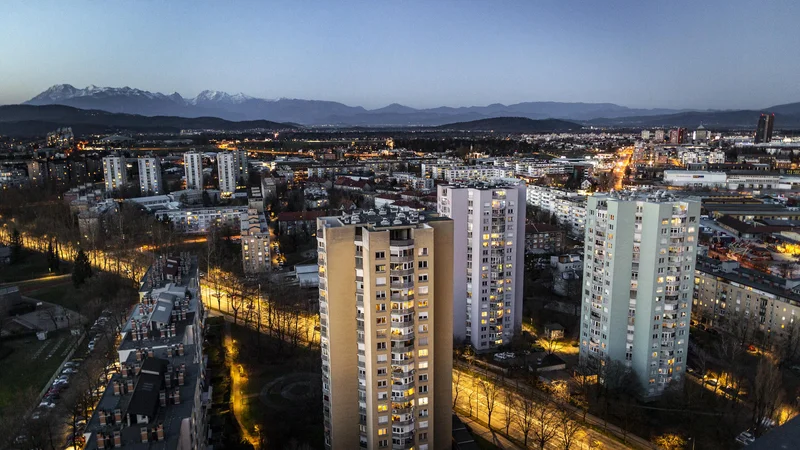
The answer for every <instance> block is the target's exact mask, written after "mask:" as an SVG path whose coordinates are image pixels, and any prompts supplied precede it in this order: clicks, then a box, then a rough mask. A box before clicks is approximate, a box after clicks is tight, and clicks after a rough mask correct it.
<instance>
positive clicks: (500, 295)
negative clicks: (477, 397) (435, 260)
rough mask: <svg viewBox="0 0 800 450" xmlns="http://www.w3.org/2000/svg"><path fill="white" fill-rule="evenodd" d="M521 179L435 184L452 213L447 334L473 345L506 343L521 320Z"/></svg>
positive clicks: (444, 211)
mask: <svg viewBox="0 0 800 450" xmlns="http://www.w3.org/2000/svg"><path fill="white" fill-rule="evenodd" d="M525 193H526V191H525V182H524V181H522V180H517V179H513V178H511V179H501V180H496V181H493V182H485V183H484V182H469V183H462V184H451V185H447V186H439V187H438V212H439V214H441V215H443V216H446V217H449V218H451V219H453V250H454V254H453V266H454V269H453V306H454V308H453V334H454V336H455V338H456V339H460V340H462V341H468V342H469V343H470V344H471V345H472V346H473V347H474V348H475V349H476V350H478V351H481V350H488V349H491V348H494V347H497V346H500V345H503V344H508V343H509V342H510V341H511V338H512V337H513V336H514V334H515V333H518V332H519V330H520V328H521V326H522V294H523V292H522V283H523V279H524V266H525Z"/></svg>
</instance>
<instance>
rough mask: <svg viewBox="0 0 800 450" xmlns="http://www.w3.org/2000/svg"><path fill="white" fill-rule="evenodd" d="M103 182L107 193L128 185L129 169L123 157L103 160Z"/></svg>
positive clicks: (107, 157)
mask: <svg viewBox="0 0 800 450" xmlns="http://www.w3.org/2000/svg"><path fill="white" fill-rule="evenodd" d="M103 180H104V181H105V185H106V191H115V190H117V189H121V188H123V187H124V186H125V185H126V184H128V167H127V165H126V162H125V158H124V157H122V156H106V157H105V158H103Z"/></svg>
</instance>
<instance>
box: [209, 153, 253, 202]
mask: <svg viewBox="0 0 800 450" xmlns="http://www.w3.org/2000/svg"><path fill="white" fill-rule="evenodd" d="M217 172H218V175H219V190H220V192H222V194H223V195H225V196H230V195H232V194H233V193H234V192H236V187H237V185H238V183H239V179H240V178H241V179H244V181H247V173H248V167H247V152H245V151H244V150H233V151H228V152H219V153H217Z"/></svg>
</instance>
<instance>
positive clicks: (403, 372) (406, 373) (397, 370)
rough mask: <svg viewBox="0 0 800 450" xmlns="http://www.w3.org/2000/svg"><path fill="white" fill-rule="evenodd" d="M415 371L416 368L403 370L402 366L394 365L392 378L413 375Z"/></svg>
mask: <svg viewBox="0 0 800 450" xmlns="http://www.w3.org/2000/svg"><path fill="white" fill-rule="evenodd" d="M414 373H415V370H414V369H411V370H403V369H402V368H401V367H400V366H392V378H395V377H413V376H414Z"/></svg>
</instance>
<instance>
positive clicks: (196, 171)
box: [183, 151, 204, 191]
mask: <svg viewBox="0 0 800 450" xmlns="http://www.w3.org/2000/svg"><path fill="white" fill-rule="evenodd" d="M183 170H184V172H185V173H186V189H194V190H198V191H202V190H203V187H204V186H203V154H202V153H200V152H195V151H189V152H186V153H184V154H183Z"/></svg>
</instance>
